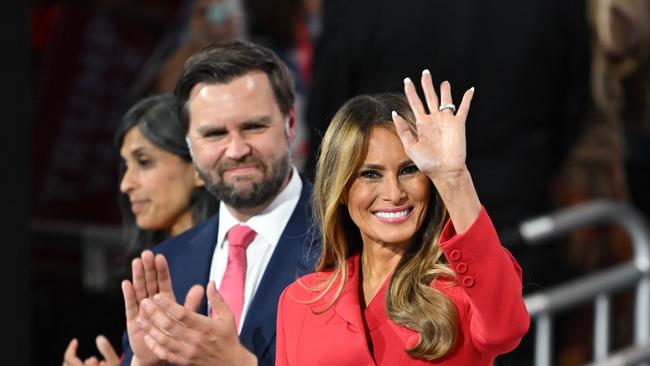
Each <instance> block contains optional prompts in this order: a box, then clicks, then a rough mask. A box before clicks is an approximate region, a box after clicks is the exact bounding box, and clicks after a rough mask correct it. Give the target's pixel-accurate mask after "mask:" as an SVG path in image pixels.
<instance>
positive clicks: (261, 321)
mask: <svg viewBox="0 0 650 366" xmlns="http://www.w3.org/2000/svg"><path fill="white" fill-rule="evenodd" d="M310 195H311V186H310V185H309V183H307V182H305V181H304V180H303V188H302V192H301V194H300V199H299V201H298V205H297V206H296V209H295V210H294V212H293V214H292V215H291V218H290V219H289V222H288V223H287V226H286V227H285V229H284V232H283V233H282V236H281V237H280V240H279V242H278V244H277V246H276V247H275V250H274V252H273V255H272V256H271V260H270V261H269V264H268V266H267V267H266V270H265V271H264V276H263V277H262V280H261V282H260V285H259V287H258V288H257V291H256V292H255V295H254V297H253V300H252V302H251V304H250V307H249V309H250V310H249V311H248V313H247V315H246V318H245V320H244V325H243V328H242V332H241V334H240V339H241V341H242V343H243V344H244V345H246V346H247V347H248V349H250V350H251V351H253V352H254V353H256V354H257V355H260V354H265V353H266V352H267V349H268V348H269V346H271V345H272V344H274V342H275V323H276V313H277V307H278V299H279V298H280V294H281V293H282V291H283V290H284V289H285V288H286V287H287V286H288V285H289V284H291V283H292V282H293V281H295V280H296V279H298V277H300V276H301V275H303V274H306V273H309V272H312V271H313V264H314V263H315V261H314V260H315V255H318V254H319V253H318V252H317V250H315V249H314V248H311V245H310V243H311V242H312V238H311V236H313V235H312V233H311V232H309V229H310V227H311V222H310V221H309V218H310V217H311V211H310V210H311V209H310V205H309V197H310Z"/></svg>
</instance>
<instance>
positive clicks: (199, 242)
mask: <svg viewBox="0 0 650 366" xmlns="http://www.w3.org/2000/svg"><path fill="white" fill-rule="evenodd" d="M218 229H219V215H218V214H217V215H215V216H213V217H212V218H210V219H208V221H206V222H205V224H204V225H203V227H202V228H201V230H200V231H199V232H198V233H197V234H196V235H195V236H194V238H192V240H190V242H189V243H187V246H188V248H187V251H184V252H186V253H188V254H187V256H185V263H183V265H182V266H181V268H182V269H181V271H180V274H179V275H178V276H177V278H175V279H174V280H175V281H178V284H179V285H178V286H177V284H176V283H174V292H175V294H176V301H177V302H178V303H179V304H182V303H184V302H185V295H186V294H187V293H188V291H189V290H190V288H191V287H192V286H194V285H195V284H200V285H202V286H203V287H204V288H205V287H206V286H207V284H208V280H209V278H210V267H211V264H212V256H213V255H214V248H215V246H216V244H217V233H218ZM179 294H182V295H180V296H182V297H179ZM198 312H199V313H200V314H204V315H205V314H207V299H206V297H205V296H204V297H203V299H202V300H201V305H200V307H199V310H198Z"/></svg>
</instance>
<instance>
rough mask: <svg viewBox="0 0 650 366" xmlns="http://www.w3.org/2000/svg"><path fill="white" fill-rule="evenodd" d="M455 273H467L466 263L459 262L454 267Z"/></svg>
mask: <svg viewBox="0 0 650 366" xmlns="http://www.w3.org/2000/svg"><path fill="white" fill-rule="evenodd" d="M456 272H458V273H460V274H465V273H467V263H464V262H461V263H458V264H457V265H456Z"/></svg>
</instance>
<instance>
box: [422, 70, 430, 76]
mask: <svg viewBox="0 0 650 366" xmlns="http://www.w3.org/2000/svg"><path fill="white" fill-rule="evenodd" d="M424 74H431V72H429V69H424V70H422V75H424Z"/></svg>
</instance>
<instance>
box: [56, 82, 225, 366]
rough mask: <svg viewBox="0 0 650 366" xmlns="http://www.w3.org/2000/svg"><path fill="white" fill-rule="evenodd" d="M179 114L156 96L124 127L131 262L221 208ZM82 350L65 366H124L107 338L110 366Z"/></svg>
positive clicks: (171, 100)
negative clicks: (199, 166)
mask: <svg viewBox="0 0 650 366" xmlns="http://www.w3.org/2000/svg"><path fill="white" fill-rule="evenodd" d="M178 113H179V109H178V102H177V100H176V98H175V97H174V96H173V95H170V94H164V95H155V96H151V97H148V98H145V99H142V100H141V101H139V102H138V103H136V104H135V105H134V106H133V107H131V108H130V109H129V110H128V111H127V112H126V114H125V115H124V117H123V118H122V121H121V123H120V125H119V127H118V130H117V133H116V136H115V142H116V145H117V147H118V148H119V151H120V156H121V162H120V170H119V177H120V191H121V194H120V197H119V204H120V209H121V211H122V217H123V227H124V233H125V242H126V256H127V259H132V258H135V257H136V256H138V255H139V254H140V253H141V252H142V251H143V250H145V249H147V248H150V247H152V246H154V245H155V244H157V243H160V242H161V241H163V240H165V239H167V238H169V237H172V236H176V235H178V234H180V233H182V232H184V231H185V230H187V229H189V228H191V227H192V226H194V225H196V224H198V223H200V222H202V221H203V220H205V219H207V218H208V217H209V216H211V215H213V214H215V213H216V212H217V209H218V207H219V206H218V202H217V200H216V199H215V198H214V197H213V196H212V195H211V194H210V193H209V192H208V191H207V190H206V189H205V187H204V184H203V181H202V180H201V179H200V178H199V176H198V173H197V172H196V170H195V169H194V166H193V165H192V156H191V155H190V151H189V148H188V146H187V143H186V142H185V133H184V131H183V127H182V126H181V125H180V122H179V119H178ZM125 262H129V261H125ZM77 347H78V341H77V340H76V339H73V340H72V341H71V342H70V344H69V345H68V348H67V349H66V352H65V355H64V361H63V365H64V366H82V365H85V366H89V365H90V366H92V365H101V366H113V365H119V362H120V360H119V357H117V355H116V353H115V351H114V349H113V347H112V346H111V345H110V343H109V342H108V340H107V339H106V338H105V337H103V336H99V337H98V338H97V347H98V348H99V350H100V352H101V353H102V355H103V356H104V358H105V361H101V362H100V361H99V360H97V358H95V357H91V358H89V359H87V360H86V361H85V362H82V361H81V359H79V358H78V357H77V355H76V353H77Z"/></svg>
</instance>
